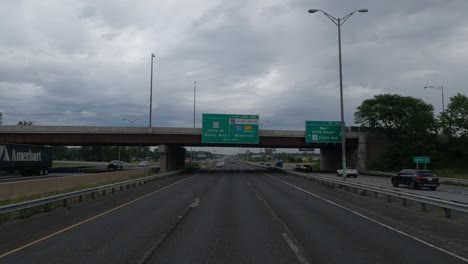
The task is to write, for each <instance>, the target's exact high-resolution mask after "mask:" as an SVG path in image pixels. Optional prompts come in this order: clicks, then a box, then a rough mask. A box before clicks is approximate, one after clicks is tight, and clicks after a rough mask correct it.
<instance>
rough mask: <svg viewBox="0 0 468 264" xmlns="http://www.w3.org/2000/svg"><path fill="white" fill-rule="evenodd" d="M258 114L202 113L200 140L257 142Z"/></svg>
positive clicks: (235, 142)
mask: <svg viewBox="0 0 468 264" xmlns="http://www.w3.org/2000/svg"><path fill="white" fill-rule="evenodd" d="M258 120H259V118H258V115H227V114H203V122H202V142H203V143H226V144H258V141H259V140H258V138H259V137H258V124H259V123H258Z"/></svg>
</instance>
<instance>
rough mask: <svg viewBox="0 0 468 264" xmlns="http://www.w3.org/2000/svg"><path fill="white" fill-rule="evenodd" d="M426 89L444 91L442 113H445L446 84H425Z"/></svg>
mask: <svg viewBox="0 0 468 264" xmlns="http://www.w3.org/2000/svg"><path fill="white" fill-rule="evenodd" d="M424 89H436V90H441V91H442V114H444V113H445V102H444V86H443V85H441V86H431V85H430V86H424Z"/></svg>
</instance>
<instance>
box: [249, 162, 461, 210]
mask: <svg viewBox="0 0 468 264" xmlns="http://www.w3.org/2000/svg"><path fill="white" fill-rule="evenodd" d="M249 164H252V165H256V166H260V167H264V166H261V165H258V164H255V163H250V162H249ZM264 168H266V167H264ZM276 169H278V168H276ZM281 170H282V171H283V172H286V173H289V174H293V175H296V176H299V177H300V178H303V179H306V180H309V181H319V182H321V183H328V184H331V185H333V186H335V185H338V186H339V187H347V188H354V191H355V192H357V191H358V190H362V191H363V192H373V193H374V196H375V198H378V195H379V194H382V195H386V196H387V201H389V202H391V199H392V197H397V198H400V199H401V201H402V205H403V206H405V207H406V206H407V203H408V201H413V202H418V203H420V204H421V210H422V211H427V205H431V206H436V207H440V208H442V209H443V210H444V212H445V215H446V216H447V218H450V217H451V216H452V211H451V210H454V211H459V212H463V213H468V204H464V203H457V202H453V201H448V200H443V199H437V198H432V197H427V196H423V195H417V194H411V193H406V192H401V191H395V190H390V189H385V188H382V187H376V186H371V185H367V184H362V183H355V182H346V181H343V180H337V179H331V178H328V177H323V176H317V175H310V174H305V173H300V172H295V171H288V170H284V169H281Z"/></svg>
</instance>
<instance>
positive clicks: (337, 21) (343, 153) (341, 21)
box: [308, 9, 368, 181]
mask: <svg viewBox="0 0 468 264" xmlns="http://www.w3.org/2000/svg"><path fill="white" fill-rule="evenodd" d="M308 12H309V13H311V14H313V13H315V12H322V13H323V14H324V15H326V16H327V17H328V18H329V19H330V20H331V21H332V22H333V23H334V24H335V25H336V26H337V27H338V59H339V68H340V109H341V160H342V164H341V166H342V170H343V180H344V181H345V180H346V135H345V125H344V110H343V66H342V61H341V26H342V25H343V24H344V22H346V20H348V18H350V17H351V16H352V15H353V14H354V13H356V12H360V13H367V12H368V10H367V9H358V10H355V11H353V12H351V13H349V14H348V15H346V16H344V17H343V18H335V17H333V16H332V15H330V14H328V13H326V12H325V11H322V10H320V9H309V10H308Z"/></svg>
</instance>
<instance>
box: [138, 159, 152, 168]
mask: <svg viewBox="0 0 468 264" xmlns="http://www.w3.org/2000/svg"><path fill="white" fill-rule="evenodd" d="M149 165H150V163H149V161H146V160H144V161H142V162H140V164H138V166H140V167H148V166H149Z"/></svg>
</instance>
